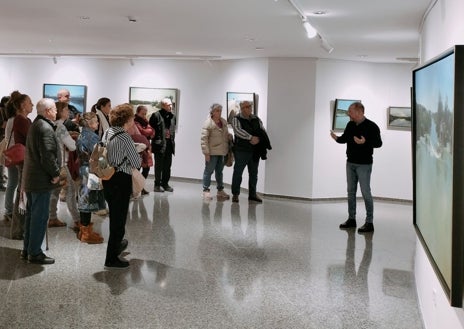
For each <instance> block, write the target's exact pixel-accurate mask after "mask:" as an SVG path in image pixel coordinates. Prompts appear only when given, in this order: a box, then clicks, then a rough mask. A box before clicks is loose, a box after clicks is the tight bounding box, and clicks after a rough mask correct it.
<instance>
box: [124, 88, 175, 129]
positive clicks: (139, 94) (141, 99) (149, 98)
mask: <svg viewBox="0 0 464 329" xmlns="http://www.w3.org/2000/svg"><path fill="white" fill-rule="evenodd" d="M178 96H179V90H178V89H175V88H144V87H129V104H131V105H133V106H134V111H135V109H136V108H137V106H139V105H145V106H147V108H148V112H147V118H150V116H151V115H152V114H153V113H154V112H156V111H159V110H160V109H161V106H160V103H161V100H162V99H163V98H169V99H170V100H171V102H172V113H174V114H175V115H176V117H177V122H179V102H178ZM176 129H177V127H176Z"/></svg>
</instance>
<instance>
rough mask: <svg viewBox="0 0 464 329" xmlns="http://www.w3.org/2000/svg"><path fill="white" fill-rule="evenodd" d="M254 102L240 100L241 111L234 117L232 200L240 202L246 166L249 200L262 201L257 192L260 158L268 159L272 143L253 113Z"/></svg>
mask: <svg viewBox="0 0 464 329" xmlns="http://www.w3.org/2000/svg"><path fill="white" fill-rule="evenodd" d="M252 105H253V103H252V102H250V101H242V102H240V113H239V114H238V115H236V116H235V117H234V118H233V119H232V128H233V129H234V135H235V136H234V137H235V139H234V157H235V165H234V173H233V175H232V194H233V196H232V202H238V201H239V200H238V197H239V195H240V185H241V184H242V175H243V170H245V167H248V200H249V201H252V202H258V203H261V202H263V200H262V199H261V198H260V197H258V195H257V194H256V183H257V182H258V166H259V159H260V158H261V159H263V160H265V159H266V153H267V151H266V149H268V150H270V149H271V145H270V142H269V138H268V136H267V133H266V130H265V129H264V126H263V123H262V121H261V120H260V119H259V118H258V117H257V116H256V115H254V114H253V113H252Z"/></svg>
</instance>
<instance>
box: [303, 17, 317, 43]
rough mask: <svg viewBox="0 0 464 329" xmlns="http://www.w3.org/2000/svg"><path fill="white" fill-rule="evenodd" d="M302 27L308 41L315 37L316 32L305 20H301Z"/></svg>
mask: <svg viewBox="0 0 464 329" xmlns="http://www.w3.org/2000/svg"><path fill="white" fill-rule="evenodd" d="M303 27H304V28H305V30H306V35H307V36H308V38H309V39H312V38H314V37H315V36H316V35H317V30H316V29H315V28H314V27H313V26H312V25H311V24H309V22H308V20H307V19H303Z"/></svg>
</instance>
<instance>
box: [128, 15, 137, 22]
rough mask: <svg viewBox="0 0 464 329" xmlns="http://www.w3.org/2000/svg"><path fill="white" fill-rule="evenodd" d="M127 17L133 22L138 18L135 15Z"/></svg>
mask: <svg viewBox="0 0 464 329" xmlns="http://www.w3.org/2000/svg"><path fill="white" fill-rule="evenodd" d="M127 19H128V20H129V22H131V23H136V22H137V18H135V17H134V16H127Z"/></svg>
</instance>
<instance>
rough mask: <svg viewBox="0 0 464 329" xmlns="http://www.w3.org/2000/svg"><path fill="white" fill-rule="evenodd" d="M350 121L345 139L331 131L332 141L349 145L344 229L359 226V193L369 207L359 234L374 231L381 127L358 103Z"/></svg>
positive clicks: (350, 111)
mask: <svg viewBox="0 0 464 329" xmlns="http://www.w3.org/2000/svg"><path fill="white" fill-rule="evenodd" d="M348 116H349V117H350V121H349V122H348V124H347V125H346V128H345V131H344V132H343V134H342V135H341V136H337V135H335V133H334V132H331V133H330V135H331V136H332V138H333V139H334V140H335V141H336V142H337V143H340V144H346V156H347V161H346V181H347V184H348V188H347V190H348V220H347V221H345V222H344V223H342V224H340V228H341V229H351V228H355V227H356V190H357V187H358V182H359V186H360V187H361V193H362V196H363V199H364V204H365V206H366V222H365V223H364V225H363V226H362V227H360V228H359V229H358V233H369V232H373V231H374V224H373V221H374V201H373V199H372V194H371V186H370V182H371V172H372V162H373V158H372V155H373V154H374V148H377V147H381V146H382V139H381V138H380V129H379V127H378V126H377V125H376V124H375V123H374V122H373V121H371V120H369V119H367V118H366V117H365V116H364V105H362V104H361V103H360V102H355V103H353V104H351V105H350V107H349V108H348Z"/></svg>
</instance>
